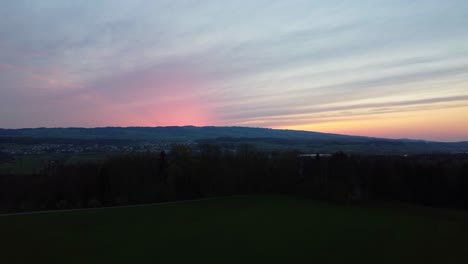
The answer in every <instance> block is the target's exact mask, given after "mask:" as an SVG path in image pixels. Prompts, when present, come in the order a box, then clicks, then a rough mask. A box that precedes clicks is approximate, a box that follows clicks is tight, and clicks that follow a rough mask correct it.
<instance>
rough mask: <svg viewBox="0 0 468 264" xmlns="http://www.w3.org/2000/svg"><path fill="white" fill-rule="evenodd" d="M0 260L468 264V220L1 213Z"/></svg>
mask: <svg viewBox="0 0 468 264" xmlns="http://www.w3.org/2000/svg"><path fill="white" fill-rule="evenodd" d="M0 244H1V245H0V252H1V254H0V257H1V259H0V262H1V263H468V214H467V213H465V212H456V211H441V210H436V209H425V208H416V207H406V206H404V207H403V206H380V207H377V206H339V205H330V204H326V203H322V202H316V201H312V200H309V199H303V198H293V197H283V196H241V197H230V198H221V199H212V200H204V201H192V202H186V203H172V204H161V205H149V206H141V207H131V208H111V209H97V210H87V211H73V212H58V213H42V214H32V215H15V216H0Z"/></svg>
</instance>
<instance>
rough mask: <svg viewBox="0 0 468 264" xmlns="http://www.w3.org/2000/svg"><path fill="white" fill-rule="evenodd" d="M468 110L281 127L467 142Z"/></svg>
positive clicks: (401, 114) (448, 110)
mask: <svg viewBox="0 0 468 264" xmlns="http://www.w3.org/2000/svg"><path fill="white" fill-rule="evenodd" d="M467 113H468V106H462V107H457V108H447V109H434V110H424V111H415V112H405V113H389V114H380V115H378V116H377V115H376V116H364V117H362V119H355V120H346V121H342V120H339V121H330V122H325V123H317V124H306V125H295V126H287V127H278V128H284V129H293V130H306V131H317V132H325V133H336V134H346V135H358V136H370V137H383V138H411V139H426V140H435V141H464V140H465V141H466V140H468V122H467V121H466V117H467Z"/></svg>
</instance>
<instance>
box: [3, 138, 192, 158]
mask: <svg viewBox="0 0 468 264" xmlns="http://www.w3.org/2000/svg"><path fill="white" fill-rule="evenodd" d="M177 143H180V142H177ZM173 144H174V142H139V143H135V144H118V145H113V144H85V145H83V144H49V143H41V144H34V145H16V144H15V145H5V146H0V153H3V154H7V155H14V156H36V155H45V154H82V153H130V152H156V151H161V150H166V151H167V150H169V149H170V148H171V146H172V145H173ZM183 144H185V145H189V146H191V147H195V145H196V143H195V142H191V141H187V142H183Z"/></svg>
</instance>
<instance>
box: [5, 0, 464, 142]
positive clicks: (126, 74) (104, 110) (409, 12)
mask: <svg viewBox="0 0 468 264" xmlns="http://www.w3.org/2000/svg"><path fill="white" fill-rule="evenodd" d="M0 18H1V22H0V127H3V128H21V127H69V126H73V127H77V126H83V127H96V126H167V125H198V126H202V125H215V126H232V125H235V126H252V127H270V128H287V129H300V130H310V131H320V132H332V133H342V134H353V135H365V136H377V137H388V138H417V139H427V140H438V141H461V140H468V1H466V0H460V1H451V0H444V1H441V0H415V1H407V0H404V1H398V0H393V1H390V0H388V1H377V0H375V1H351V0H349V1H328V0H327V1H312V0H305V1H292V0H288V1H272V0H270V1H260V0H249V1H222V0H213V1H208V0H204V1H197V0H193V1H189V0H186V1H182V0H168V1H156V0H154V1H150V0H148V1H135V0H127V1H123V0H99V1H93V0H82V1H78V0H77V1H66V0H62V1H50V0H41V1H37V0H30V1H20V0H15V1H12V0H11V1H10V0H0Z"/></svg>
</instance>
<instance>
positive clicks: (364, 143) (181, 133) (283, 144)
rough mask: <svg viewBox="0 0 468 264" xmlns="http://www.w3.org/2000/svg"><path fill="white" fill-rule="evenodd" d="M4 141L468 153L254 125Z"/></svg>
mask: <svg viewBox="0 0 468 264" xmlns="http://www.w3.org/2000/svg"><path fill="white" fill-rule="evenodd" d="M0 139H3V140H2V141H3V142H6V141H8V140H11V139H15V140H21V139H35V140H41V141H48V140H54V139H61V140H97V141H99V140H110V139H112V140H130V141H168V142H173V143H178V142H180V143H186V142H197V143H208V144H217V145H221V146H226V147H230V148H232V147H236V146H238V145H240V144H251V145H255V146H257V147H260V148H265V149H269V150H270V149H295V150H299V151H303V152H333V151H346V152H356V153H369V154H389V153H391V154H406V153H415V154H416V153H466V152H468V142H451V143H448V142H430V141H424V140H411V139H385V138H371V137H362V136H348V135H338V134H328V133H320V132H309V131H295V130H279V129H269V128H252V127H213V126H206V127H196V126H182V127H178V126H170V127H101V128H24V129H0Z"/></svg>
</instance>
